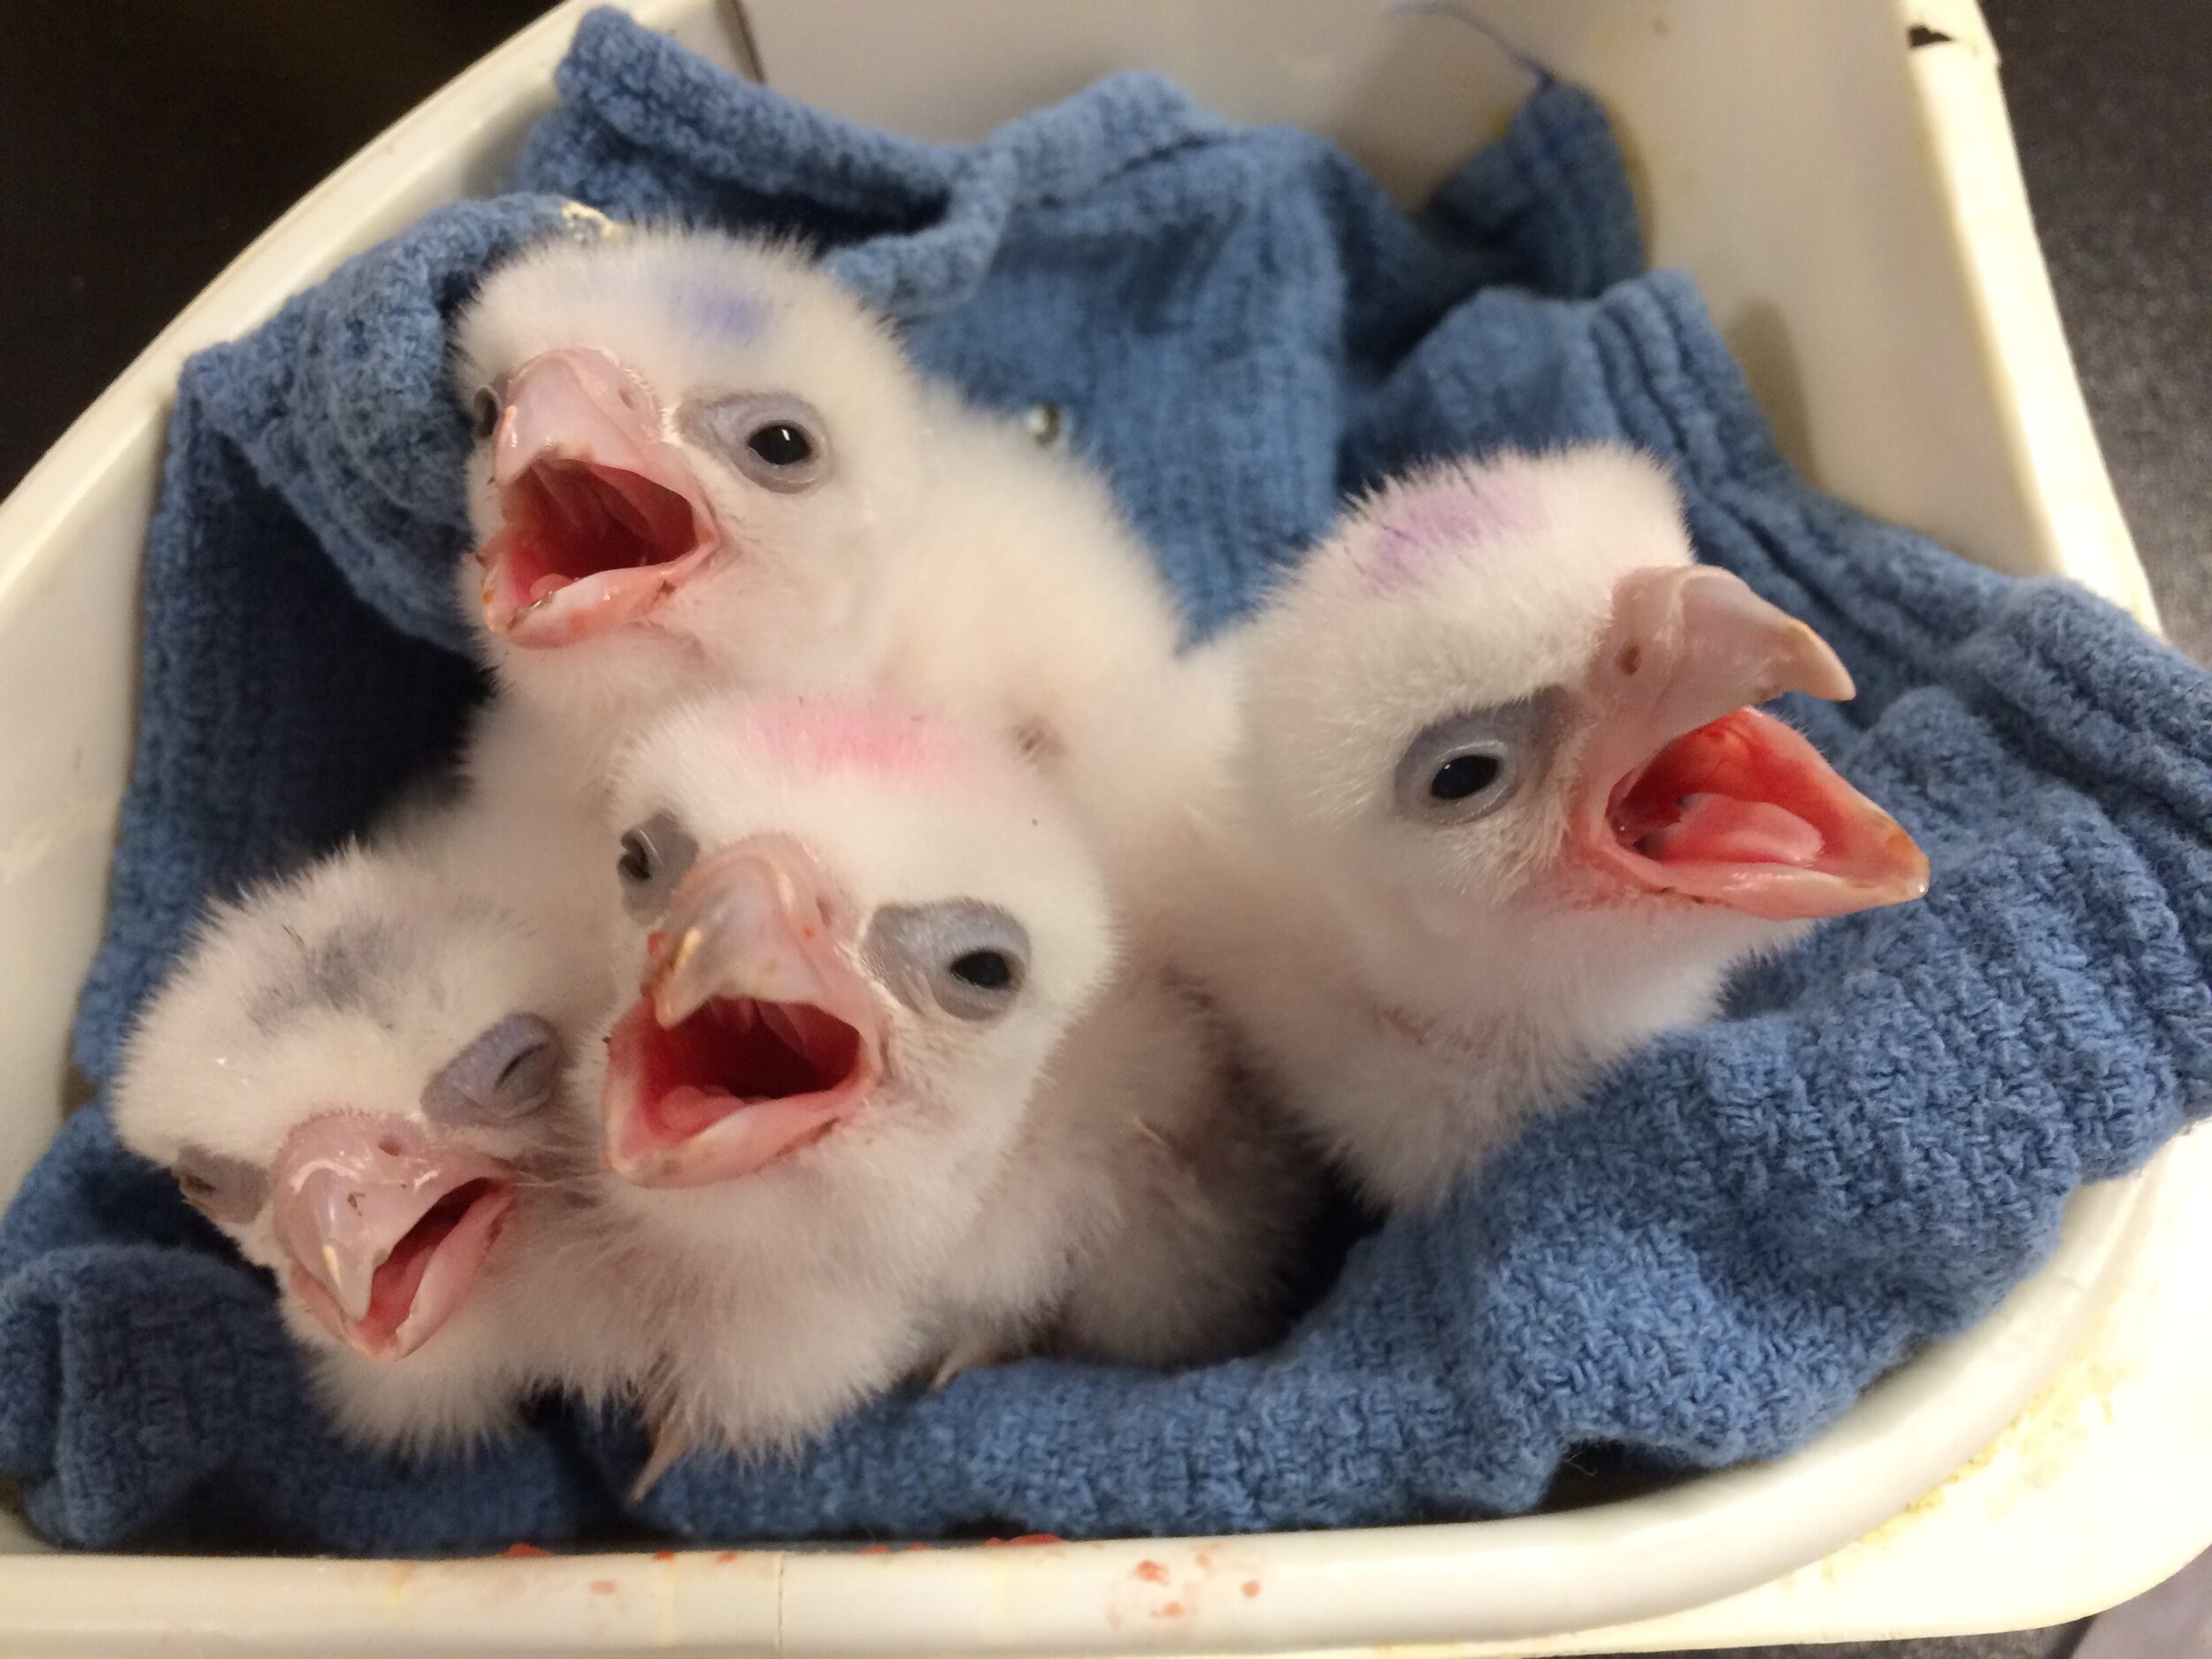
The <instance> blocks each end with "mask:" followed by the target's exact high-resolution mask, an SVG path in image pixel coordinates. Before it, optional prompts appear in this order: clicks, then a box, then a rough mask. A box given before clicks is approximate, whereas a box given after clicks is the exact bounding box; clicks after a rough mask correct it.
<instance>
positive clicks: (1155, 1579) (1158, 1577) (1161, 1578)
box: [1137, 1561, 1167, 1584]
mask: <svg viewBox="0 0 2212 1659" xmlns="http://www.w3.org/2000/svg"><path fill="white" fill-rule="evenodd" d="M1137 1577H1139V1578H1141V1579H1143V1580H1144V1581H1145V1582H1146V1583H1147V1584H1165V1583H1166V1582H1167V1569H1166V1568H1165V1567H1164V1566H1163V1565H1161V1563H1158V1562H1156V1561H1141V1562H1139V1563H1137Z"/></svg>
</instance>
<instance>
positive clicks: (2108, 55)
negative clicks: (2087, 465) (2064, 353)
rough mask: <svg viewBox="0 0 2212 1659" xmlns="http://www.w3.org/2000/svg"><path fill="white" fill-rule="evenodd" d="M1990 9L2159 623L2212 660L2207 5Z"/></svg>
mask: <svg viewBox="0 0 2212 1659" xmlns="http://www.w3.org/2000/svg"><path fill="white" fill-rule="evenodd" d="M1982 3H1983V10H1984V11H1985V12H1986V14H1987V15H1988V18H1989V22H1990V27H1991V29H1992V31H1993V33H1994V34H1995V35H1996V37H1997V46H1998V50H1999V52H2000V54H2001V58H2002V73H2003V76H2004V82H2005V92H2006V96H2007V98H2008V101H2009V102H2010V104H2011V106H2012V119H2013V126H2014V128H2015V131H2016V134H2017V138H2018V142H2019V147H2020V161H2021V165H2022V167H2023V168H2024V171H2025V172H2026V173H2027V177H2028V194H2029V196H2030V197H2031V198H2032V201H2033V203H2034V206H2035V213H2036V223H2037V227H2038V228H2039V230H2040V231H2041V233H2042V237H2043V252H2044V257H2045V258H2046V259H2047V261H2048V262H2049V265H2050V267H2051V279H2052V281H2053V282H2054V283H2055V285H2056V287H2057V289H2058V300H2059V309H2060V310H2061V311H2062V312H2063V313H2064V314H2065V318H2066V333H2067V337H2068V338H2069V339H2070V341H2071V342H2072V343H2073V348H2074V357H2075V360H2076V362H2077V364H2078V366H2079V368H2080V371H2081V380H2082V386H2083V388H2084V389H2085V391H2086V393H2087V394H2088V398H2089V408H2090V413H2091V414H2092V416H2093V417H2094V419H2095V420H2096V423H2097V437H2098V441H2099V442H2100V443H2101V444H2102V446H2103V449H2104V455H2105V460H2106V463H2107V464H2108V465H2109V466H2110V468H2111V470H2112V477H2113V481H2114V483H2115V484H2116V485H2117V486H2118V488H2119V492H2120V504H2121V505H2122V507H2123V508H2124V509H2125V510H2126V512H2127V516H2128V524H2129V527H2130V528H2131V530H2133V532H2134V534H2135V542H2136V546H2137V547H2138V548H2139V549H2140V550H2141V552H2142V555H2143V561H2144V563H2145V564H2146V565H2148V566H2149V568H2150V574H2151V585H2152V587H2153V588H2154V589H2155V590H2156V592H2157V595H2158V602H2159V604H2160V607H2161V608H2162V611H2163V612H2164V615H2165V620H2166V627H2167V632H2168V633H2169V634H2170V635H2171V636H2172V638H2173V640H2174V642H2175V643H2176V644H2177V645H2180V646H2181V647H2182V648H2183V649H2185V650H2187V651H2189V652H2190V653H2191V654H2192V655H2193V656H2194V657H2197V658H2198V659H2199V660H2200V661H2203V660H2207V659H2208V658H2212V559H2208V558H2207V557H2206V555H2205V526H2207V525H2208V524H2212V91H2208V89H2207V83H2208V77H2212V4H2204V0H2107V3H2106V4H2080V3H2079V0H1982Z"/></svg>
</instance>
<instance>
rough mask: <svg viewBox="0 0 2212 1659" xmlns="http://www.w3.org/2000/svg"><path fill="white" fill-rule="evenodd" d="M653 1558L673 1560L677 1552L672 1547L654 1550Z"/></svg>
mask: <svg viewBox="0 0 2212 1659" xmlns="http://www.w3.org/2000/svg"><path fill="white" fill-rule="evenodd" d="M653 1559H654V1560H655V1561H673V1560H675V1559H676V1552H675V1551H674V1550H672V1549H657V1550H655V1551H654V1552H653Z"/></svg>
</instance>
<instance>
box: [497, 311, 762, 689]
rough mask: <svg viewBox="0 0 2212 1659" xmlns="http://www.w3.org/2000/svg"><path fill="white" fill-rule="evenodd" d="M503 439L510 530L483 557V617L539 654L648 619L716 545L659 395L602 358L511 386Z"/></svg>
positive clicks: (549, 363) (577, 354)
mask: <svg viewBox="0 0 2212 1659" xmlns="http://www.w3.org/2000/svg"><path fill="white" fill-rule="evenodd" d="M506 399H507V401H506V406H505V408H504V409H503V411H501V414H500V417H499V425H498V426H497V427H496V428H495V430H494V432H493V434H492V482H493V484H494V485H495V486H496V487H497V488H498V490H499V511H500V518H501V519H502V524H501V526H500V528H499V530H498V531H497V532H496V533H495V534H494V535H493V536H492V537H491V539H490V540H489V541H486V542H485V543H484V545H483V546H482V547H481V548H480V549H477V554H476V560H477V569H478V572H479V573H480V575H481V577H482V579H483V583H482V598H483V603H484V619H485V621H486V622H487V623H488V624H489V625H490V626H491V629H492V631H493V632H494V633H495V634H503V635H504V636H505V637H506V638H508V639H510V640H512V641H514V642H515V643H516V644H518V645H522V646H528V647H532V648H542V647H554V646H562V645H572V644H574V643H575V642H576V641H579V640H583V639H588V638H590V637H591V636H593V635H595V634H603V633H606V632H607V631H609V630H610V629H613V628H618V627H620V626H624V625H625V624H626V623H630V622H634V621H636V620H637V619H638V618H641V617H642V616H644V615H645V614H646V613H647V612H648V611H650V610H652V609H653V607H654V606H655V605H657V604H658V603H660V602H661V601H662V600H663V599H664V598H666V597H667V596H668V595H670V594H672V593H673V592H675V591H676V589H678V588H680V587H682V586H683V584H684V583H685V582H686V581H687V580H690V578H691V577H692V576H693V575H694V574H695V573H696V572H697V571H698V570H699V568H700V567H701V566H702V565H704V564H705V563H706V562H707V560H708V559H709V558H710V557H712V555H713V553H714V551H715V549H716V547H717V545H718V538H717V536H716V534H715V529H714V518H713V515H712V513H711V512H710V511H709V509H708V507H707V503H706V500H705V497H704V496H703V495H702V494H701V492H700V488H699V485H698V480H697V479H696V478H695V476H694V474H693V472H692V470H691V465H690V463H689V462H688V461H687V459H686V457H685V456H684V452H683V450H682V449H680V448H679V447H678V446H677V445H676V444H674V443H672V442H669V441H668V440H667V439H666V438H664V436H663V435H662V434H661V425H660V411H658V410H657V409H656V408H655V407H654V404H653V400H652V397H651V396H650V395H649V393H648V392H647V391H646V390H645V388H643V387H642V386H641V385H639V384H638V382H637V381H636V380H634V379H633V378H632V377H631V376H630V374H629V373H627V372H626V371H625V370H624V369H623V367H622V365H620V364H618V363H617V362H616V361H615V360H614V359H613V358H612V357H609V356H607V355H606V354H605V353H604V352H601V351H592V350H586V349H580V348H572V349H561V350H557V351H548V352H544V353H542V354H541V355H540V356H538V357H533V358H531V359H530V360H529V361H528V362H527V363H525V364H524V365H522V366H521V367H520V368H518V369H517V370H516V371H515V372H514V373H513V374H512V375H511V377H510V378H509V380H508V382H507V387H506Z"/></svg>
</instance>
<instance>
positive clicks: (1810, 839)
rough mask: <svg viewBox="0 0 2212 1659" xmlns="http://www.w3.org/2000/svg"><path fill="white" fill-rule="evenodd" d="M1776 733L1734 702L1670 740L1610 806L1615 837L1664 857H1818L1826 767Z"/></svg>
mask: <svg viewBox="0 0 2212 1659" xmlns="http://www.w3.org/2000/svg"><path fill="white" fill-rule="evenodd" d="M1778 735H1779V733H1778V730H1774V729H1770V727H1768V726H1766V725H1765V724H1764V723H1763V722H1761V721H1759V720H1757V719H1755V718H1747V715H1746V713H1745V712H1744V711H1742V710H1739V711H1738V712H1737V713H1735V714H1732V715H1727V716H1724V717H1723V718H1720V719H1718V720H1715V721H1712V722H1711V723H1710V724H1709V725H1706V726H1700V727H1699V728H1697V730H1695V731H1694V732H1688V733H1685V734H1683V735H1682V736H1681V737H1678V738H1677V739H1675V741H1673V742H1671V743H1670V744H1668V745H1667V746H1666V748H1665V749H1662V750H1661V751H1660V752H1659V753H1658V754H1657V755H1656V756H1655V757H1653V758H1652V761H1651V764H1649V765H1648V766H1647V767H1646V768H1645V769H1644V771H1643V772H1642V774H1641V775H1640V777H1638V778H1637V780H1636V781H1635V783H1634V784H1633V785H1632V787H1630V788H1629V789H1628V791H1627V792H1626V794H1625V795H1624V796H1623V797H1622V799H1621V800H1620V801H1619V802H1618V803H1617V804H1616V806H1615V808H1614V810H1613V814H1612V817H1613V823H1614V826H1615V830H1616V832H1617V834H1618V835H1619V837H1620V839H1621V841H1623V842H1624V843H1625V844H1626V845H1628V846H1631V847H1633V848H1634V849H1636V850H1637V851H1638V852H1639V853H1640V854H1642V855H1643V856H1645V857H1646V858H1648V859H1650V860H1652V862H1654V863H1655V864H1692V863H1696V864H1793V865H1796V866H1798V867H1800V868H1809V867H1810V866H1812V865H1813V864H1816V863H1817V862H1818V861H1819V860H1820V858H1821V856H1822V854H1823V852H1824V849H1825V848H1826V845H1827V838H1826V837H1825V836H1824V834H1823V833H1822V832H1821V830H1820V828H1819V823H1820V820H1821V819H1822V818H1823V816H1824V809H1823V805H1822V801H1823V794H1824V788H1825V787H1826V786H1827V784H1828V782H1829V780H1830V778H1831V776H1832V774H1830V773H1829V772H1828V769H1827V766H1826V764H1824V762H1822V761H1821V760H1820V759H1819V757H1817V756H1816V754H1815V753H1814V752H1813V750H1812V749H1810V748H1809V747H1808V746H1805V745H1802V744H1797V745H1790V746H1785V745H1780V744H1778V743H1777V742H1775V741H1773V739H1774V738H1775V737H1777V736H1778Z"/></svg>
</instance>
